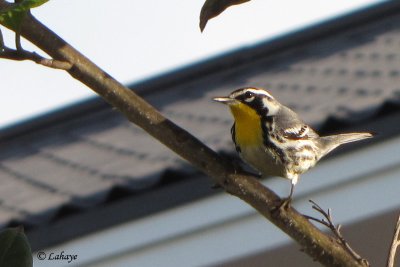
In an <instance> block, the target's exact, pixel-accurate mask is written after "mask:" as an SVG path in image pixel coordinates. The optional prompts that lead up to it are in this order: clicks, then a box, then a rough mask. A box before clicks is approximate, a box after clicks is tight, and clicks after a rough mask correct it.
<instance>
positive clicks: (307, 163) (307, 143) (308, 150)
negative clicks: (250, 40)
mask: <svg viewBox="0 0 400 267" xmlns="http://www.w3.org/2000/svg"><path fill="white" fill-rule="evenodd" d="M214 100H215V101H218V102H221V103H224V104H227V105H228V106H229V107H230V110H231V112H232V115H233V117H234V120H235V122H234V124H233V126H232V129H231V133H232V139H233V142H234V143H235V147H236V150H237V152H238V153H239V154H240V156H241V158H242V159H243V160H244V161H245V162H247V163H248V164H249V165H250V166H252V167H253V168H254V169H256V170H257V171H259V172H260V173H261V175H262V176H280V177H284V178H287V179H290V180H291V182H292V187H291V190H290V194H289V197H288V198H287V201H290V200H291V197H292V194H293V190H294V186H295V185H296V183H297V181H298V179H299V175H300V174H302V173H304V172H306V171H307V170H309V169H310V168H311V167H313V166H314V165H315V164H316V163H317V162H318V161H319V160H320V159H321V158H322V157H323V156H325V155H326V154H328V153H329V152H330V151H332V150H333V149H335V148H336V147H338V146H339V145H341V144H345V143H349V142H353V141H358V140H362V139H365V138H370V137H372V136H373V135H372V134H371V133H347V134H338V135H330V136H323V137H321V136H319V135H318V134H317V133H316V132H315V131H314V130H313V129H311V127H310V126H308V125H307V124H305V123H304V122H303V121H302V120H301V119H300V118H299V116H298V115H297V114H296V113H295V112H294V111H292V110H291V109H289V108H288V107H286V106H284V105H282V104H281V103H279V102H278V101H277V100H276V99H275V98H274V97H273V96H272V95H271V94H270V93H268V92H267V91H266V90H263V89H260V88H253V87H248V88H241V89H238V90H235V91H233V92H232V93H231V94H230V95H229V96H227V97H216V98H214Z"/></svg>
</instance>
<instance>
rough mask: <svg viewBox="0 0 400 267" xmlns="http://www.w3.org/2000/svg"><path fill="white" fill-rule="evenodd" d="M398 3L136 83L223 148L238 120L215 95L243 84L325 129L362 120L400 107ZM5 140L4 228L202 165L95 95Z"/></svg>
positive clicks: (1, 144) (0, 159)
mask: <svg viewBox="0 0 400 267" xmlns="http://www.w3.org/2000/svg"><path fill="white" fill-rule="evenodd" d="M399 7H400V4H397V3H384V4H381V5H378V6H375V7H373V8H370V9H368V10H364V11H361V12H359V13H357V14H353V15H350V16H347V17H344V18H339V19H337V20H335V21H331V22H327V23H325V24H322V25H319V26H317V27H314V28H312V29H308V30H305V31H302V32H299V33H296V34H292V35H289V36H286V37H282V38H281V39H277V40H273V41H269V42H266V43H263V44H260V45H258V46H255V47H249V48H246V49H243V50H239V51H236V52H233V53H230V54H227V55H224V56H222V57H220V58H215V59H212V60H210V61H208V62H204V63H202V64H198V65H196V66H193V67H188V68H187V69H185V70H180V71H178V72H174V73H171V74H168V75H165V76H164V77H159V78H155V79H154V80H152V81H147V82H144V83H141V84H138V85H135V86H133V87H135V88H139V91H140V92H141V94H142V95H143V96H144V97H145V98H146V99H147V100H148V101H149V102H150V103H152V104H154V105H155V106H156V107H157V108H159V109H160V110H161V111H162V112H163V113H164V114H166V116H167V117H169V118H171V119H172V120H173V121H175V122H176V123H178V124H179V125H180V126H182V127H183V128H185V129H187V130H188V131H189V132H191V133H193V134H194V135H195V136H197V137H198V138H199V139H200V140H202V141H203V142H204V143H206V144H207V145H209V146H211V147H212V148H213V149H216V150H219V151H222V150H223V151H232V148H233V146H232V144H231V141H230V134H229V129H230V126H231V123H232V119H231V118H230V114H229V112H228V111H227V110H226V109H224V107H222V106H220V105H218V104H215V103H213V102H212V101H211V100H210V99H211V98H212V97H213V96H218V95H226V94H228V93H229V92H230V91H232V90H233V89H236V88H239V87H243V86H260V87H265V88H268V89H269V90H270V91H271V93H272V94H273V95H274V96H276V98H277V99H278V100H280V101H281V102H282V103H284V104H287V105H289V106H290V107H292V108H293V109H295V110H296V111H297V112H299V113H300V114H301V116H302V118H303V119H304V120H305V121H307V122H308V123H311V124H312V125H314V126H316V127H317V128H319V129H322V128H323V129H327V128H330V129H331V130H332V129H334V128H335V124H332V122H333V121H336V122H339V123H343V124H346V123H351V124H354V123H363V122H365V121H368V120H371V119H373V118H377V117H379V116H380V115H381V114H382V112H383V111H384V110H385V111H387V110H388V107H390V109H391V110H400V109H399V108H400V71H399V70H400V54H399V53H398V51H399V49H400V9H399ZM77 107H78V108H77ZM332 125H333V126H332ZM336 126H337V125H336ZM0 136H2V137H3V138H2V140H1V141H0V183H1V185H2V186H1V187H0V225H1V226H6V225H8V224H9V223H11V222H23V223H24V224H25V225H28V226H29V225H30V226H35V225H39V224H42V223H44V222H48V221H50V220H52V219H53V218H55V217H56V216H57V215H59V213H60V210H62V208H63V207H64V208H65V207H70V208H73V209H77V210H81V211H84V210H87V209H89V208H90V207H94V206H99V205H101V204H104V203H106V202H107V201H108V199H109V195H110V192H112V190H113V188H115V187H119V188H124V189H125V190H126V191H127V192H129V193H131V194H135V193H137V192H141V191H142V190H145V189H146V190H149V189H151V188H153V187H155V186H158V185H159V183H160V181H161V179H162V177H163V175H165V173H166V171H169V173H171V172H170V171H171V170H172V173H174V171H176V172H179V173H184V174H187V175H190V174H192V173H194V172H195V170H193V169H192V168H191V167H190V166H188V165H187V164H186V163H184V162H183V161H182V160H181V159H179V158H178V157H177V156H175V155H174V154H173V153H172V152H170V151H169V150H168V149H167V148H165V147H163V146H162V145H161V144H159V143H158V142H157V141H155V140H153V139H151V138H150V137H148V136H147V135H146V134H145V133H144V132H143V131H142V130H141V129H138V128H137V127H135V126H134V125H132V124H130V123H129V122H128V121H127V120H126V119H124V118H123V117H122V116H121V115H120V114H119V113H117V112H115V111H114V110H112V108H111V107H109V106H107V105H105V104H104V103H100V102H99V101H98V100H93V101H89V102H87V103H83V104H79V105H78V106H75V107H72V108H69V109H68V108H67V109H66V110H63V111H62V112H59V113H55V114H51V115H49V116H47V117H46V118H39V119H38V121H37V122H35V123H33V124H32V123H26V124H23V125H20V126H18V127H16V128H14V129H6V130H5V131H3V133H2V134H1V135H0Z"/></svg>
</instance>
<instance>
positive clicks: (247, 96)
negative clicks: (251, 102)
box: [244, 91, 254, 99]
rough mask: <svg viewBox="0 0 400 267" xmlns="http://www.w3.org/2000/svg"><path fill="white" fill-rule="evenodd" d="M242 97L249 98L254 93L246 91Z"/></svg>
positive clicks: (252, 96)
mask: <svg viewBox="0 0 400 267" xmlns="http://www.w3.org/2000/svg"><path fill="white" fill-rule="evenodd" d="M244 98H247V99H251V98H254V94H253V93H252V92H249V91H247V92H246V93H244Z"/></svg>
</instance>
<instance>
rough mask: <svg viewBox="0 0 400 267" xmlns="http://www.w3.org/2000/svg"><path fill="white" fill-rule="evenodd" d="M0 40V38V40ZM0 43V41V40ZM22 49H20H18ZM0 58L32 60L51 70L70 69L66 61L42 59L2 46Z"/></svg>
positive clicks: (29, 53)
mask: <svg viewBox="0 0 400 267" xmlns="http://www.w3.org/2000/svg"><path fill="white" fill-rule="evenodd" d="M0 39H1V38H0ZM0 41H1V40H0ZM20 49H22V47H21V48H20ZM0 58H5V59H11V60H18V61H22V60H32V61H33V62H35V63H37V64H40V65H43V66H46V67H49V68H53V69H61V70H69V69H71V67H72V64H71V63H69V62H66V61H60V60H55V59H49V58H44V57H42V56H41V55H39V54H37V53H35V52H29V51H26V50H23V49H22V50H19V49H17V50H15V49H11V48H8V47H5V46H4V45H3V46H2V50H0Z"/></svg>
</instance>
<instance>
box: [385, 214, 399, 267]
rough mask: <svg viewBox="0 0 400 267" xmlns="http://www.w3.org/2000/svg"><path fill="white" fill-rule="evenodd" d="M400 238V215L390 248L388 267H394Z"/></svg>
mask: <svg viewBox="0 0 400 267" xmlns="http://www.w3.org/2000/svg"><path fill="white" fill-rule="evenodd" d="M399 237H400V214H399V217H398V218H397V223H396V227H395V229H394V235H393V241H392V245H391V246H390V250H389V256H388V261H387V265H386V266H387V267H393V266H394V262H395V258H396V251H397V247H398V246H400V239H399Z"/></svg>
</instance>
